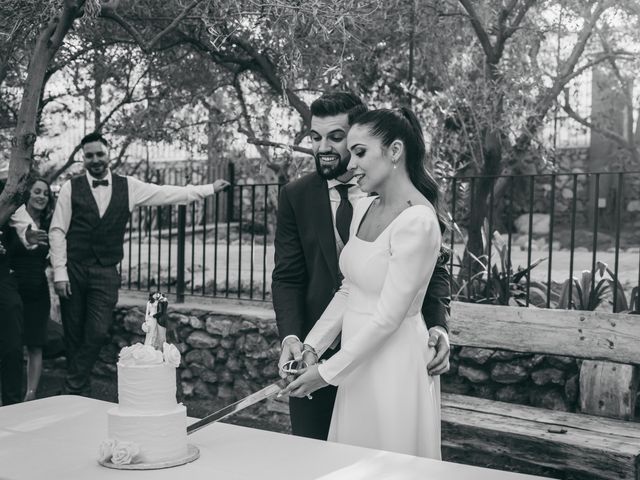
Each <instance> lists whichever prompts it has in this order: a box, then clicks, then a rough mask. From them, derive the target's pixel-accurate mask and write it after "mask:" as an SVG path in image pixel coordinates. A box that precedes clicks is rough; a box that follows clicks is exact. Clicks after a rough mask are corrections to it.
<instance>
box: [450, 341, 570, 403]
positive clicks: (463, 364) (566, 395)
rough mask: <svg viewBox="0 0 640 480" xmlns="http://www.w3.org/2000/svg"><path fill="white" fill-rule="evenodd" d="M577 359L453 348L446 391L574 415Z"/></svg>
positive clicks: (482, 349)
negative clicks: (572, 413)
mask: <svg viewBox="0 0 640 480" xmlns="http://www.w3.org/2000/svg"><path fill="white" fill-rule="evenodd" d="M579 372H580V365H579V360H576V359H575V358H572V357H559V356H552V355H539V354H529V353H517V352H507V351H500V350H490V349H485V348H472V347H462V348H461V347H455V346H454V347H453V348H452V353H451V370H450V371H449V373H448V374H446V375H445V376H444V378H443V381H442V389H443V391H445V392H451V393H460V394H465V395H472V396H475V397H482V398H489V399H494V400H499V401H502V402H511V403H519V404H522V405H532V406H535V407H543V408H549V409H552V410H562V411H571V412H575V411H576V410H577V408H578V404H579V401H578V398H579V396H578V388H579V387H578V385H579V381H578V380H579Z"/></svg>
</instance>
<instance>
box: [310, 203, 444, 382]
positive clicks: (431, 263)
mask: <svg viewBox="0 0 640 480" xmlns="http://www.w3.org/2000/svg"><path fill="white" fill-rule="evenodd" d="M390 228H391V232H390V234H389V238H390V240H389V252H390V258H389V265H388V269H387V272H386V276H385V279H384V283H383V287H382V291H381V292H380V296H379V297H378V301H377V304H376V306H375V310H374V314H373V315H372V317H371V320H370V321H368V322H367V323H366V325H364V326H363V327H362V328H361V329H360V330H359V331H358V332H357V333H356V334H355V335H354V337H353V338H351V339H350V340H349V342H348V343H347V342H343V344H342V346H341V349H340V351H338V352H337V353H336V354H335V355H334V356H333V357H331V358H330V359H329V360H327V361H326V362H325V363H323V364H322V365H320V367H319V372H320V375H321V376H322V378H323V379H324V380H325V381H326V382H328V383H330V384H332V385H339V384H340V383H341V382H342V381H343V380H344V379H345V378H346V377H347V376H348V375H349V373H350V372H351V371H353V369H354V368H356V367H357V366H358V365H359V364H360V363H361V362H362V361H363V360H364V359H365V358H367V356H368V355H369V354H370V353H372V352H374V351H375V350H376V348H377V347H379V346H380V344H381V343H382V342H383V341H384V340H385V339H386V338H387V337H389V336H390V335H391V334H392V333H393V332H394V331H395V330H396V329H397V328H398V327H399V326H400V324H401V323H402V321H403V320H404V319H405V318H406V316H407V314H408V313H409V309H410V308H411V307H412V306H413V305H414V304H415V303H416V302H415V300H416V297H417V295H418V293H419V292H421V291H424V289H425V288H426V285H427V284H428V282H429V279H430V278H431V275H432V273H433V270H434V268H435V265H436V261H437V258H438V252H439V250H440V243H441V235H440V228H439V225H438V219H437V216H436V214H435V211H434V210H433V208H432V207H430V206H424V205H416V206H413V207H410V208H409V209H407V210H406V211H404V212H402V214H401V215H400V216H399V217H398V218H397V219H396V220H394V222H392V224H391V225H390ZM352 234H354V232H352ZM347 276H348V275H347ZM343 284H344V286H343V288H342V289H341V290H340V291H339V292H338V293H337V294H336V297H335V298H334V300H333V301H332V302H331V304H330V305H329V307H328V308H327V310H326V311H325V313H324V314H323V316H322V317H321V318H320V320H319V321H318V322H317V323H316V325H315V326H314V328H313V329H312V331H311V332H310V333H309V336H308V337H307V339H306V340H305V341H306V343H309V344H310V345H313V346H314V347H316V348H317V349H320V350H322V349H323V348H324V349H326V346H328V344H327V342H329V344H330V343H331V341H333V339H334V338H336V336H337V335H338V333H339V331H340V329H341V326H342V318H343V315H344V311H345V309H346V308H347V302H348V298H349V282H348V279H345V282H343ZM419 307H420V302H418V304H417V308H418V310H419Z"/></svg>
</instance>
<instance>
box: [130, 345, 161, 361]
mask: <svg viewBox="0 0 640 480" xmlns="http://www.w3.org/2000/svg"><path fill="white" fill-rule="evenodd" d="M133 358H134V360H135V364H136V365H157V364H159V363H162V362H163V361H164V357H163V356H162V352H161V351H160V350H156V349H155V348H153V347H152V346H151V345H142V346H141V347H140V348H137V349H136V350H135V351H134V352H133Z"/></svg>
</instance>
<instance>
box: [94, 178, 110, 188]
mask: <svg viewBox="0 0 640 480" xmlns="http://www.w3.org/2000/svg"><path fill="white" fill-rule="evenodd" d="M91 186H92V187H93V188H96V187H108V186H109V180H94V181H93V182H91Z"/></svg>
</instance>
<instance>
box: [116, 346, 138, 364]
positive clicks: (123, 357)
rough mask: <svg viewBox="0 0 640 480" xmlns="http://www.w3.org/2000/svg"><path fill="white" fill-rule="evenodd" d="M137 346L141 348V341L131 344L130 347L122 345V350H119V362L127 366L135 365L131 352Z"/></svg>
mask: <svg viewBox="0 0 640 480" xmlns="http://www.w3.org/2000/svg"><path fill="white" fill-rule="evenodd" d="M139 348H142V344H141V343H136V344H134V345H131V346H130V347H124V348H123V349H122V350H120V355H119V359H120V363H121V364H122V365H126V366H128V367H130V366H132V365H135V363H136V361H135V359H134V358H133V353H134V352H135V351H136V350H137V349H139Z"/></svg>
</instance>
